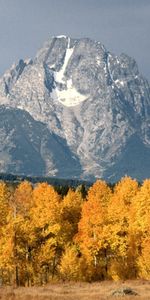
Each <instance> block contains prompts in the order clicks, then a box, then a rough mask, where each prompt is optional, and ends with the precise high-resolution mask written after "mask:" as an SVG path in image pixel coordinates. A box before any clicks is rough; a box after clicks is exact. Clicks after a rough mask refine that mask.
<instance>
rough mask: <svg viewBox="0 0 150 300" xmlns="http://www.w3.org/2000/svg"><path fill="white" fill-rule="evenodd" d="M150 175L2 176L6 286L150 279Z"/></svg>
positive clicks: (1, 266) (0, 224)
mask: <svg viewBox="0 0 150 300" xmlns="http://www.w3.org/2000/svg"><path fill="white" fill-rule="evenodd" d="M149 249H150V179H146V180H144V181H143V183H142V184H139V183H138V182H137V181H136V180H134V179H132V178H130V177H128V176H125V177H123V178H122V179H121V180H120V181H119V182H118V183H116V184H115V185H114V186H110V185H109V184H107V183H106V182H105V181H102V180H97V181H96V182H95V183H93V185H92V186H91V187H89V188H85V187H84V186H83V185H80V186H78V187H76V188H68V189H64V188H58V187H57V188H56V187H54V186H52V185H49V184H48V183H46V182H42V183H36V184H32V183H30V182H29V181H27V180H25V181H22V182H20V183H18V184H10V183H8V182H5V181H0V286H3V285H12V286H34V285H43V284H46V283H48V282H52V281H57V280H62V281H66V280H67V281H88V282H93V281H99V280H106V279H107V280H108V279H110V280H111V279H112V280H120V279H123V280H126V279H137V278H142V279H150V250H149Z"/></svg>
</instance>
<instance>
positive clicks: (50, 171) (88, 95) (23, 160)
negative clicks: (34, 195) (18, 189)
mask: <svg viewBox="0 0 150 300" xmlns="http://www.w3.org/2000/svg"><path fill="white" fill-rule="evenodd" d="M0 105H1V109H0V115H1V122H0V132H1V134H0V138H1V141H2V143H1V144H2V145H1V148H0V157H1V172H4V171H5V172H9V173H10V172H12V173H15V174H16V173H19V174H25V175H38V176H40V175H45V176H59V177H62V178H69V177H71V178H83V179H88V180H91V179H94V178H97V177H101V178H104V179H107V180H109V181H116V180H118V179H119V178H120V177H122V176H124V175H125V174H128V175H130V176H132V177H135V178H137V179H138V180H142V179H144V178H146V177H150V87H149V83H148V81H147V80H146V79H145V78H144V77H142V75H141V74H140V73H139V71H138V67H137V64H136V62H135V60H134V59H132V58H130V57H129V56H127V55H126V54H121V55H120V56H115V55H114V54H112V53H110V52H109V51H107V50H106V48H105V47H104V46H103V45H102V44H101V43H100V42H98V41H93V40H91V39H88V38H84V39H71V38H69V37H66V36H58V37H52V38H50V39H49V40H48V41H47V42H46V43H45V44H44V46H43V47H42V48H41V49H40V50H39V51H38V53H37V55H36V57H35V58H34V59H33V60H31V59H27V60H20V61H19V62H18V63H17V64H16V65H13V66H12V67H11V69H10V70H8V71H6V73H5V74H4V75H3V76H2V77H1V78H0Z"/></svg>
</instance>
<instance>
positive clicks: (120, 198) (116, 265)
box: [107, 176, 138, 279]
mask: <svg viewBox="0 0 150 300" xmlns="http://www.w3.org/2000/svg"><path fill="white" fill-rule="evenodd" d="M137 192H138V183H137V181H136V180H133V179H131V178H130V177H127V176H126V177H124V178H122V179H121V181H120V182H118V184H116V185H115V188H114V192H113V196H112V198H111V201H110V203H109V207H108V226H107V230H108V233H109V234H108V239H109V243H110V245H111V252H112V255H111V270H110V276H111V277H112V278H113V279H120V278H128V277H132V276H135V257H134V250H133V246H134V243H133V241H134V237H133V234H132V232H131V230H130V222H132V219H131V204H132V201H133V198H134V197H135V195H136V194H137ZM131 266H132V267H131Z"/></svg>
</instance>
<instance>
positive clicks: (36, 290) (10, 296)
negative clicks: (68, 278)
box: [0, 280, 150, 300]
mask: <svg viewBox="0 0 150 300" xmlns="http://www.w3.org/2000/svg"><path fill="white" fill-rule="evenodd" d="M121 287H130V288H132V289H133V290H134V291H136V292H137V293H138V296H124V297H115V296H111V294H112V292H113V291H114V290H116V289H118V288H121ZM109 299H111V300H113V299H116V300H121V299H125V300H132V299H134V300H150V282H149V281H142V280H135V281H126V282H117V283H116V282H112V281H104V282H97V283H91V284H90V283H59V284H58V283H57V284H49V285H47V286H45V287H32V288H17V289H12V288H9V287H8V288H0V300H109Z"/></svg>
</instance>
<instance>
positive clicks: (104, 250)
mask: <svg viewBox="0 0 150 300" xmlns="http://www.w3.org/2000/svg"><path fill="white" fill-rule="evenodd" d="M111 194H112V193H111V189H110V188H109V187H108V185H107V184H106V183H105V182H104V181H100V180H99V181H97V182H96V183H95V184H94V185H93V186H92V187H91V188H90V189H89V192H88V196H87V201H86V202H84V204H83V208H82V214H81V220H80V221H79V226H78V229H79V231H78V234H77V236H76V239H75V240H76V242H77V243H78V244H79V246H80V251H81V253H82V255H83V256H84V257H85V258H86V261H87V267H88V269H89V271H88V274H90V273H91V275H90V276H91V278H93V279H102V278H104V277H106V276H107V255H108V251H109V245H108V242H107V231H106V225H107V209H108V204H109V201H110V198H111Z"/></svg>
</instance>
